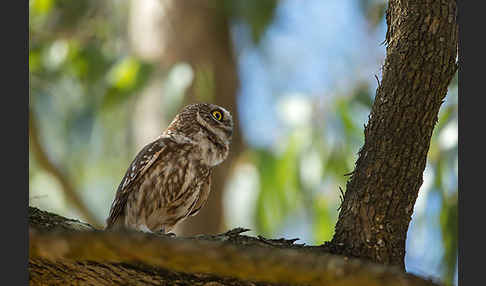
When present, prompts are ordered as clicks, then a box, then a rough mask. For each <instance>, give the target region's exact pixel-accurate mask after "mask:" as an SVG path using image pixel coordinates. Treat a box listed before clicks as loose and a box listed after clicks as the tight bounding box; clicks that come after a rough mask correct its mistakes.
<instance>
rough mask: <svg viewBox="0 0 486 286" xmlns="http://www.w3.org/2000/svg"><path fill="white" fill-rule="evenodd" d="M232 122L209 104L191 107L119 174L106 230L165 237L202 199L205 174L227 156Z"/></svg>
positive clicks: (207, 187)
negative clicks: (162, 235)
mask: <svg viewBox="0 0 486 286" xmlns="http://www.w3.org/2000/svg"><path fill="white" fill-rule="evenodd" d="M232 133H233V119H232V117H231V114H230V113H229V112H228V111H226V110H225V109H224V108H222V107H220V106H217V105H213V104H205V103H200V104H191V105H188V106H186V107H185V108H184V109H183V110H182V111H181V112H180V113H179V114H177V115H176V117H175V118H174V120H173V121H172V123H171V124H170V125H169V127H168V128H167V130H165V132H164V133H162V135H161V136H159V137H158V138H157V139H156V140H155V141H153V142H151V143H149V144H148V145H146V146H145V147H144V148H143V149H142V151H140V152H139V153H138V155H137V156H136V157H135V159H134V160H133V162H132V164H131V165H130V167H128V170H127V171H126V173H125V176H124V177H123V179H122V181H121V183H120V185H119V186H118V190H117V191H116V195H115V200H114V201H113V203H112V205H111V210H110V215H109V217H108V219H107V220H106V222H107V226H106V229H118V228H126V229H135V230H139V231H147V232H162V233H167V232H169V231H170V230H171V229H173V228H174V226H175V225H176V224H177V223H178V222H180V221H182V220H183V219H185V218H186V217H188V216H193V215H195V214H197V212H198V211H199V210H200V209H201V207H202V206H203V205H204V203H205V202H206V200H207V199H208V195H209V190H210V187H211V170H212V169H213V167H215V166H217V165H218V164H220V163H221V162H223V161H224V160H225V159H226V157H227V156H228V152H229V145H230V142H231V136H232Z"/></svg>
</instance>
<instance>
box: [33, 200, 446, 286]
mask: <svg viewBox="0 0 486 286" xmlns="http://www.w3.org/2000/svg"><path fill="white" fill-rule="evenodd" d="M29 223H30V225H29V238H30V243H29V279H30V285H206V286H216V285H392V286H393V285H437V284H435V283H433V282H432V281H429V280H425V279H422V278H419V277H417V276H414V275H410V274H406V273H403V272H402V271H400V270H398V268H396V267H386V266H383V265H379V264H375V263H371V262H366V261H360V260H358V259H347V258H346V257H342V256H336V255H332V254H329V253H327V252H326V251H325V250H326V248H325V247H316V246H306V245H303V244H294V242H295V240H285V239H266V238H263V237H249V236H245V235H241V233H242V232H244V231H245V230H244V229H235V230H232V231H229V232H226V233H223V234H220V235H204V236H197V237H185V238H184V237H175V238H174V237H166V236H160V235H153V234H144V233H136V232H123V233H121V232H105V231H99V230H96V229H94V228H92V227H91V226H90V225H88V224H85V223H81V222H79V221H76V220H69V219H66V218H63V217H60V216H57V215H54V214H51V213H48V212H44V211H40V210H38V209H36V208H29Z"/></svg>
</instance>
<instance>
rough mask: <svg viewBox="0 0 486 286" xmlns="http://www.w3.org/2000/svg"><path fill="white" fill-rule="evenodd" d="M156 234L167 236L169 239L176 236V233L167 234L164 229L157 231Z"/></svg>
mask: <svg viewBox="0 0 486 286" xmlns="http://www.w3.org/2000/svg"><path fill="white" fill-rule="evenodd" d="M154 234H156V235H160V236H167V237H175V236H176V235H175V233H173V232H167V233H166V232H165V230H164V229H161V230H159V231H156V232H154Z"/></svg>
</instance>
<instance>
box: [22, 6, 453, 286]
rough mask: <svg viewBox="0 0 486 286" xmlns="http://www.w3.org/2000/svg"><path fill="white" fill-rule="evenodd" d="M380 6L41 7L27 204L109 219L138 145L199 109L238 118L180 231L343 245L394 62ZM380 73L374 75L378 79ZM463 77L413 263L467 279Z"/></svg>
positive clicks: (414, 238)
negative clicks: (460, 155)
mask: <svg viewBox="0 0 486 286" xmlns="http://www.w3.org/2000/svg"><path fill="white" fill-rule="evenodd" d="M385 9H386V2H385V1H383V0H327V1H323V0H306V1H300V0H280V1H275V0H235V1H222V0H221V1H209V0H208V1H203V0H197V1H176V0H109V1H98V0H84V1H74V0H72V1H69V0H30V1H29V71H30V72H29V79H30V94H29V101H30V107H29V109H30V111H29V113H30V121H29V139H30V144H29V205H31V206H36V207H39V208H41V209H44V210H47V211H51V212H55V213H58V214H60V215H63V216H67V217H70V218H76V219H80V220H83V221H87V222H89V223H92V224H94V225H97V226H99V227H102V226H104V220H105V218H106V217H107V215H108V212H109V209H110V205H111V202H112V200H113V198H114V195H115V191H116V188H117V187H118V184H119V182H120V181H121V178H122V176H123V175H124V173H125V171H126V168H127V167H128V165H129V164H130V162H131V161H132V159H133V158H134V157H135V155H136V154H137V152H138V151H139V150H140V149H141V148H142V147H143V146H144V145H145V144H147V143H149V142H150V141H151V140H153V139H155V138H156V137H157V136H158V135H160V133H161V132H162V131H163V130H164V129H165V128H166V127H167V125H168V123H169V122H170V121H171V120H172V118H173V116H174V115H175V114H176V113H177V112H178V111H179V110H180V109H181V108H182V107H183V106H184V105H185V104H188V103H193V102H213V103H216V104H219V105H222V106H224V107H227V108H228V109H229V110H231V111H232V113H233V114H234V117H235V118H236V122H237V125H238V126H237V130H236V136H235V138H234V141H233V144H232V147H231V156H230V157H229V158H228V160H226V161H225V162H224V163H223V164H222V165H221V166H219V167H217V169H216V170H215V171H216V172H215V173H214V175H213V176H214V177H213V189H212V192H211V195H210V198H209V201H208V203H207V205H206V207H204V208H203V210H202V211H201V212H200V213H199V214H198V215H197V216H196V217H192V218H190V219H188V220H186V221H185V222H184V223H182V224H181V225H180V227H178V229H177V230H176V233H177V234H178V235H193V234H200V233H217V232H221V231H224V230H227V229H230V228H233V227H237V226H240V227H246V228H250V229H251V230H252V231H251V232H250V233H249V234H252V235H257V234H261V235H264V236H267V237H273V238H278V237H286V238H300V239H301V240H300V241H298V242H300V243H307V244H321V243H323V242H324V241H326V240H330V239H331V238H332V235H333V232H334V225H335V223H336V221H337V216H338V210H337V209H338V207H339V203H340V190H339V188H340V187H341V188H343V190H344V189H345V184H346V179H347V177H346V176H344V174H346V173H349V172H351V171H352V170H353V167H354V162H355V160H356V159H357V153H358V150H359V148H360V147H361V145H362V144H363V141H364V134H363V126H364V124H365V123H366V122H367V119H368V118H367V116H368V114H369V111H370V107H371V104H372V101H373V98H374V96H375V91H376V87H377V78H381V65H382V63H383V61H384V56H385V46H384V44H383V40H384V39H385V32H386V23H385V19H384V12H385ZM376 77H377V78H376ZM457 133H458V132H457V75H456V77H455V78H454V79H453V81H452V82H451V84H450V87H449V92H448V95H447V96H446V100H445V103H444V104H443V105H442V108H441V112H440V114H439V121H438V124H437V126H436V128H435V131H434V135H433V139H432V143H431V146H430V151H429V155H428V160H427V162H428V164H427V167H426V170H425V173H424V184H423V185H422V187H421V189H420V192H419V197H418V200H417V203H416V205H415V211H414V214H413V219H412V222H411V226H410V228H409V232H408V237H407V253H406V268H407V270H408V271H409V272H412V273H415V274H418V275H421V276H427V277H434V278H437V279H440V280H442V281H445V282H446V283H447V284H452V285H457V223H458V222H457V192H458V187H457V174H458V169H457Z"/></svg>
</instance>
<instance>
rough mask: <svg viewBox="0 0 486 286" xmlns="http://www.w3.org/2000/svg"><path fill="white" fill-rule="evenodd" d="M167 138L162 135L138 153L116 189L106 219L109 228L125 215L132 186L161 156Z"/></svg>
mask: <svg viewBox="0 0 486 286" xmlns="http://www.w3.org/2000/svg"><path fill="white" fill-rule="evenodd" d="M165 140H167V138H165V137H160V138H158V139H157V140H155V141H153V142H152V143H149V144H147V145H146V146H145V147H144V148H143V149H142V150H141V151H140V152H139V153H138V154H137V156H136V157H135V159H133V161H132V163H131V164H130V166H129V167H128V170H127V171H126V173H125V176H123V179H122V180H121V182H120V185H119V186H118V189H117V191H116V196H115V200H114V201H113V203H112V205H111V210H110V215H109V216H108V218H107V220H106V228H107V229H109V228H112V227H113V226H114V225H116V224H118V223H119V222H118V221H117V220H118V219H119V218H121V217H122V216H123V212H124V209H125V205H126V203H127V199H128V195H129V193H130V189H131V186H132V185H133V183H134V182H135V181H136V180H137V179H138V178H141V177H142V176H143V174H144V173H145V172H146V171H147V170H148V169H149V168H150V166H152V164H153V163H154V162H155V161H156V160H157V159H158V158H159V157H160V154H161V153H162V152H163V151H164V150H165V149H166V147H167V144H166V143H165ZM121 223H123V222H121Z"/></svg>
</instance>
